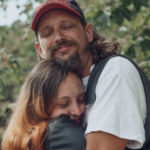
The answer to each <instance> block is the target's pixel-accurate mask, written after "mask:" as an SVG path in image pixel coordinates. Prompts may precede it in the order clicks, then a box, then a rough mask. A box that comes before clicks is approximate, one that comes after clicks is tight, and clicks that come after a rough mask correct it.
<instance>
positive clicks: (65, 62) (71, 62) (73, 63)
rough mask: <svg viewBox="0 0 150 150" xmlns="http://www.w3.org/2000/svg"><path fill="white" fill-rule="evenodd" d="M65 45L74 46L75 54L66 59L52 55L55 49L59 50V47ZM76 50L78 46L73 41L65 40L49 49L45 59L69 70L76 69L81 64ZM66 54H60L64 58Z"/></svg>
mask: <svg viewBox="0 0 150 150" xmlns="http://www.w3.org/2000/svg"><path fill="white" fill-rule="evenodd" d="M62 45H63V46H65V45H74V46H75V48H76V50H75V52H74V53H73V54H72V55H70V56H69V57H68V59H63V58H61V57H58V56H55V55H54V53H55V51H56V50H57V49H59V48H60V47H61V46H62ZM78 48H79V44H78V43H77V42H76V41H75V40H66V41H64V42H62V43H59V44H57V45H55V46H53V47H51V48H50V49H49V51H48V54H47V59H50V60H51V61H54V62H56V63H59V64H61V65H62V66H64V67H66V68H69V69H77V68H78V67H79V65H80V64H81V59H80V56H79V54H78ZM65 54H66V52H62V53H61V56H64V55H65Z"/></svg>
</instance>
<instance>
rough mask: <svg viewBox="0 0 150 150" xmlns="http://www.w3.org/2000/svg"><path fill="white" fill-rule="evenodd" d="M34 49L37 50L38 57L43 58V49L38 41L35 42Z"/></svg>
mask: <svg viewBox="0 0 150 150" xmlns="http://www.w3.org/2000/svg"><path fill="white" fill-rule="evenodd" d="M35 49H36V51H37V52H38V54H39V55H40V57H41V58H43V59H44V54H43V51H42V49H41V46H40V44H39V43H38V42H35Z"/></svg>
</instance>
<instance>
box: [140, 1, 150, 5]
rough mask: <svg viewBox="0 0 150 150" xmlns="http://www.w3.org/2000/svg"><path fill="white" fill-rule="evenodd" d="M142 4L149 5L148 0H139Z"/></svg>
mask: <svg viewBox="0 0 150 150" xmlns="http://www.w3.org/2000/svg"><path fill="white" fill-rule="evenodd" d="M140 3H141V5H142V6H145V7H149V4H148V0H140Z"/></svg>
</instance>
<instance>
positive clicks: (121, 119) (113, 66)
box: [83, 57, 146, 149]
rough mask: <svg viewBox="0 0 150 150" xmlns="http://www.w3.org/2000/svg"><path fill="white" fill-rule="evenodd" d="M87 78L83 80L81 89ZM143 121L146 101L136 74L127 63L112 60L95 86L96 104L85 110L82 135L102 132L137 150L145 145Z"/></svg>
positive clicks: (118, 58) (122, 59) (115, 59)
mask: <svg viewBox="0 0 150 150" xmlns="http://www.w3.org/2000/svg"><path fill="white" fill-rule="evenodd" d="M91 69H92V68H91ZM88 78H89V77H86V78H84V79H83V82H84V85H85V88H86V87H87V83H88ZM145 118H146V100H145V94H144V88H143V84H142V81H141V78H140V75H139V73H138V71H137V70H136V68H135V67H134V65H133V64H132V63H131V62H130V61H128V60H127V59H125V58H122V57H115V58H112V59H111V60H109V62H108V63H107V64H106V66H105V68H104V70H103V72H102V74H101V76H100V78H99V81H98V84H97V86H96V101H95V102H94V104H90V105H88V106H87V110H86V114H85V119H84V124H85V125H87V129H86V133H85V134H88V133H90V132H96V131H103V132H107V133H110V134H113V135H115V136H117V137H119V138H124V139H128V143H127V145H126V146H127V147H128V148H131V149H137V148H141V147H142V145H143V143H144V141H145V131H144V122H145Z"/></svg>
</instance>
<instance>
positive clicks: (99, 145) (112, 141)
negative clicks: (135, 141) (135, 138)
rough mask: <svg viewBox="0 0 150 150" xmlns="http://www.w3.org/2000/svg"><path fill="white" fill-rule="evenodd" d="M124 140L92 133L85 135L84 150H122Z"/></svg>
mask: <svg viewBox="0 0 150 150" xmlns="http://www.w3.org/2000/svg"><path fill="white" fill-rule="evenodd" d="M127 141H128V140H126V139H121V138H118V137H116V136H114V135H112V134H109V133H105V132H101V131H98V132H92V133H89V134H87V135H86V142H87V146H86V150H124V149H125V147H126V144H127Z"/></svg>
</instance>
